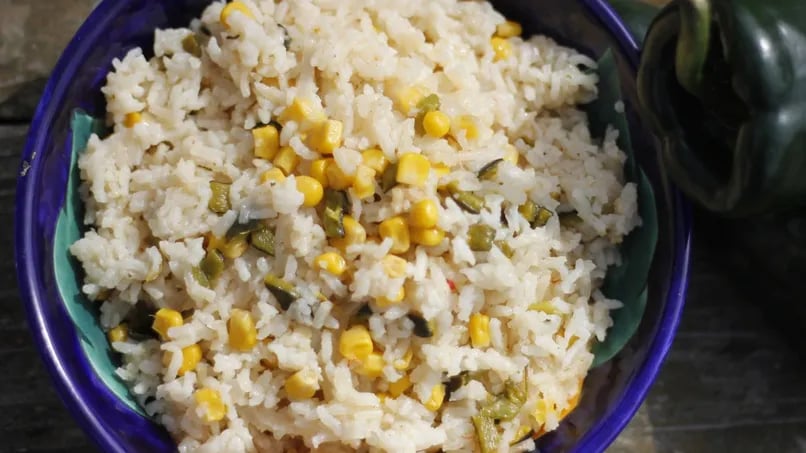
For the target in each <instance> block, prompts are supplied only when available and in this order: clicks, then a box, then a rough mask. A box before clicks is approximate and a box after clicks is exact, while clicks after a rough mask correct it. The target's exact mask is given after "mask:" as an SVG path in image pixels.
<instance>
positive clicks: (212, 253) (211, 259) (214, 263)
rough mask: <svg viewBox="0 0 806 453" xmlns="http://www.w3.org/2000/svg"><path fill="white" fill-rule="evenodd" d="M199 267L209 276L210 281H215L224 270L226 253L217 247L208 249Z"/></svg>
mask: <svg viewBox="0 0 806 453" xmlns="http://www.w3.org/2000/svg"><path fill="white" fill-rule="evenodd" d="M199 269H201V271H202V273H204V275H205V276H206V277H207V280H208V282H214V281H215V280H216V279H218V277H220V276H221V273H223V272H224V255H223V254H222V253H221V252H220V251H218V250H215V249H211V250H208V251H207V254H206V255H205V256H204V258H203V259H202V260H201V263H200V264H199Z"/></svg>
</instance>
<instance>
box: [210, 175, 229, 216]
mask: <svg viewBox="0 0 806 453" xmlns="http://www.w3.org/2000/svg"><path fill="white" fill-rule="evenodd" d="M229 187H230V185H229V184H227V183H223V182H218V181H210V190H212V191H213V196H212V197H210V202H209V203H208V204H207V207H208V208H209V209H210V210H211V211H213V212H215V213H216V214H224V213H226V212H227V211H229V210H230V204H229Z"/></svg>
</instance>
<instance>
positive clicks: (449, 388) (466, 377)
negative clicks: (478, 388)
mask: <svg viewBox="0 0 806 453" xmlns="http://www.w3.org/2000/svg"><path fill="white" fill-rule="evenodd" d="M468 382H470V373H469V372H467V371H462V372H461V373H459V374H457V375H456V376H451V378H450V379H448V381H447V382H445V401H448V400H450V398H451V393H453V392H455V391H457V390H459V389H460V388H462V387H464V386H465V385H467V383H468Z"/></svg>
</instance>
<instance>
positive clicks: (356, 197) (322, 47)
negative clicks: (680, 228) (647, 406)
mask: <svg viewBox="0 0 806 453" xmlns="http://www.w3.org/2000/svg"><path fill="white" fill-rule="evenodd" d="M520 35H521V30H520V25H519V24H517V23H514V22H507V21H506V20H505V18H504V17H503V16H502V15H500V14H499V13H497V12H496V11H494V10H493V8H492V7H491V5H490V4H488V3H486V2H480V1H458V0H435V1H429V2H406V1H395V2H385V1H378V0H375V1H372V0H368V1H360V0H358V1H343V0H339V1H336V0H295V1H279V2H278V1H258V0H243V1H235V2H231V3H227V4H225V3H222V2H215V3H212V4H211V5H210V6H209V7H208V8H207V9H206V10H205V11H204V13H203V15H202V17H201V19H200V20H198V21H195V22H194V23H193V24H192V26H191V27H190V28H187V29H171V30H157V31H156V35H155V44H154V49H153V50H154V57H153V58H150V59H147V58H146V57H145V56H144V53H143V51H142V50H140V49H136V50H133V51H131V52H129V53H128V55H127V56H126V57H125V58H124V59H123V60H121V61H115V63H114V70H113V71H112V72H111V73H110V74H109V76H108V80H107V84H106V86H105V88H104V89H103V92H104V94H105V96H106V99H107V109H108V118H107V119H108V121H109V123H110V124H111V125H113V127H114V129H113V132H112V133H111V134H110V135H109V136H108V137H106V138H104V139H99V138H98V137H97V136H94V137H92V139H91V140H90V143H89V145H88V149H87V150H86V152H85V153H84V154H83V155H82V156H81V158H80V162H79V166H80V169H81V177H82V180H83V185H82V194H83V197H84V200H85V203H86V207H87V215H86V223H87V224H88V225H90V226H91V229H90V231H89V232H88V233H86V235H85V236H84V237H83V238H82V239H81V240H79V241H78V242H77V243H75V244H74V245H73V246H72V248H71V251H72V253H73V254H74V255H75V256H76V257H77V258H78V259H79V260H80V261H81V263H82V264H83V267H84V269H85V272H86V281H85V285H84V286H83V291H84V292H85V293H86V294H87V295H88V296H89V297H90V298H92V299H93V300H97V301H99V303H101V322H102V324H103V325H104V326H105V327H106V328H107V329H109V337H110V340H111V341H112V344H113V347H114V349H115V350H116V351H118V352H119V353H121V355H122V363H123V364H122V366H121V367H120V369H119V370H118V374H119V375H120V377H121V378H123V379H124V380H126V381H127V382H129V383H130V385H131V389H132V392H133V393H134V394H135V395H136V397H137V398H138V399H139V400H140V401H141V403H142V404H143V405H144V407H145V408H146V410H147V411H148V412H149V413H151V414H155V415H156V416H157V418H158V420H160V421H161V422H162V423H163V424H164V425H165V426H166V427H167V428H168V430H169V431H170V432H171V433H172V434H173V435H174V436H175V438H176V440H177V442H178V444H179V448H180V451H203V452H240V451H265V452H275V451H307V450H309V449H310V450H313V451H355V450H360V451H394V452H414V451H437V450H440V449H441V450H442V451H462V452H467V451H482V452H491V451H509V450H511V449H521V450H522V449H528V448H530V447H532V444H533V442H532V441H531V440H526V441H524V442H521V443H518V442H517V441H519V440H521V439H524V438H526V437H528V435H529V434H530V433H531V434H534V435H539V434H541V433H544V432H546V431H550V430H552V429H555V428H556V427H557V425H558V423H559V422H560V420H561V419H562V418H563V417H564V416H565V415H566V414H567V413H568V412H569V411H571V410H572V409H573V407H574V405H575V404H576V401H577V400H578V398H579V395H580V390H581V385H582V382H583V379H584V378H585V375H586V373H587V371H588V368H589V367H590V364H591V361H592V359H593V355H592V353H591V352H590V349H591V346H592V344H594V343H595V342H596V341H597V340H598V341H601V340H602V339H603V338H604V336H605V333H606V330H607V328H608V327H609V326H610V324H611V322H612V321H611V319H610V316H609V311H610V310H612V309H615V308H618V307H619V306H620V304H619V303H618V302H617V301H612V300H607V299H606V298H605V297H604V296H603V295H602V294H601V292H600V291H599V289H598V288H599V287H600V286H601V283H602V281H603V278H604V276H605V272H606V270H607V268H608V266H609V265H612V264H614V263H616V262H617V261H618V252H617V248H616V246H617V244H619V243H620V241H621V240H622V239H623V238H624V236H625V235H626V234H627V233H628V232H629V231H630V230H631V229H633V228H634V227H635V226H636V225H637V224H638V223H639V219H638V217H637V214H636V188H635V187H634V185H632V184H624V182H623V176H622V167H623V164H624V161H625V155H624V154H623V153H622V152H621V151H620V150H619V149H618V148H617V146H616V144H615V138H616V137H615V134H614V133H610V134H609V135H608V136H607V137H606V139H605V140H604V143H603V144H600V143H597V142H596V141H594V140H593V139H592V138H591V137H590V133H589V131H588V128H587V123H586V118H585V116H584V114H583V113H581V112H580V111H579V110H577V109H576V107H575V106H578V105H579V104H580V103H584V102H587V101H590V100H591V99H593V98H594V97H595V95H596V82H597V80H596V77H595V76H594V75H590V71H588V69H590V68H591V67H593V66H594V62H592V61H591V60H590V59H589V58H587V57H585V56H582V55H580V54H578V53H576V52H575V51H573V50H570V49H567V48H563V47H560V46H558V45H557V44H556V43H554V42H552V41H551V40H549V39H547V38H545V37H541V36H535V37H532V38H529V39H524V38H522V37H521V36H520Z"/></svg>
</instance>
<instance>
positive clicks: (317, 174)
mask: <svg viewBox="0 0 806 453" xmlns="http://www.w3.org/2000/svg"><path fill="white" fill-rule="evenodd" d="M332 163H333V159H316V160H315V161H313V162H311V178H313V179H315V180H317V181H319V184H321V185H322V187H323V188H324V187H328V181H327V167H328V166H330V164H332Z"/></svg>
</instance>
